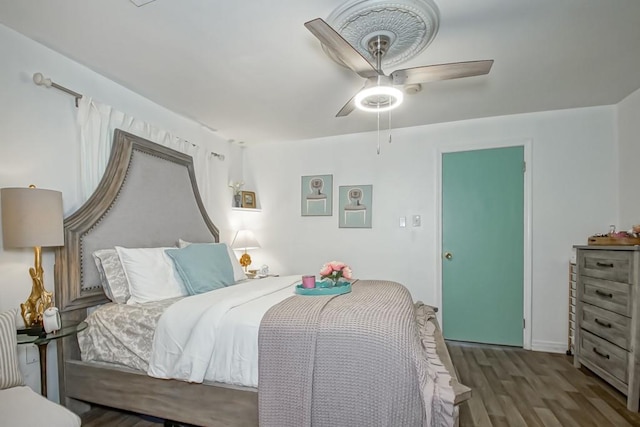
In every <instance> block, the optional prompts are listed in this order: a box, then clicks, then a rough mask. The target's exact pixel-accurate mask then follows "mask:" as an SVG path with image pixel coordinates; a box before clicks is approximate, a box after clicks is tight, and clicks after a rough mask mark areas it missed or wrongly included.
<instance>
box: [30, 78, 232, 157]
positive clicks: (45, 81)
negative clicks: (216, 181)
mask: <svg viewBox="0 0 640 427" xmlns="http://www.w3.org/2000/svg"><path fill="white" fill-rule="evenodd" d="M33 82H34V83H35V84H37V85H38V86H44V87H46V88H50V87H52V88H54V89H58V90H60V91H62V92H64V93H68V94H69V95H71V96H73V97H74V98H75V99H76V107H78V100H79V99H80V98H82V97H83V96H84V95H82V94H81V93H78V92H76V91H73V90H71V89H69V88H66V87H64V86H60V85H59V84H58V83H55V82H53V81H51V79H49V78H45V77H44V76H43V75H42V73H34V74H33ZM187 142H189V141H187ZM189 144H191V145H193V146H194V147H197V145H196V144H194V143H193V142H189ZM209 155H210V156H213V157H217V158H218V159H219V160H221V161H224V159H225V157H224V154H220V153H216V152H213V151H210V152H209Z"/></svg>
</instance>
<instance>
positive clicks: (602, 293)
mask: <svg viewBox="0 0 640 427" xmlns="http://www.w3.org/2000/svg"><path fill="white" fill-rule="evenodd" d="M596 294H598V295H600V296H601V297H607V298H613V294H608V293H606V292H602V291H601V290H600V289H596Z"/></svg>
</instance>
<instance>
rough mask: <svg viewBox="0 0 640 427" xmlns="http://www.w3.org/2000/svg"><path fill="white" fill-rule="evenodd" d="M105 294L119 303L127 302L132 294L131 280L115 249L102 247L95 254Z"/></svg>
mask: <svg viewBox="0 0 640 427" xmlns="http://www.w3.org/2000/svg"><path fill="white" fill-rule="evenodd" d="M92 255H93V260H94V261H95V263H96V267H98V273H99V274H100V282H101V283H102V289H103V290H104V293H105V295H106V296H107V298H109V299H110V300H111V301H113V302H115V303H118V304H126V302H127V300H129V297H130V296H131V295H130V294H129V282H128V281H127V276H126V275H125V273H124V269H123V268H122V263H121V262H120V257H119V256H118V252H116V250H115V249H100V250H97V251H95V252H94V253H93V254H92Z"/></svg>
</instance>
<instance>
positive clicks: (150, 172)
mask: <svg viewBox="0 0 640 427" xmlns="http://www.w3.org/2000/svg"><path fill="white" fill-rule="evenodd" d="M64 234H65V246H64V247H62V248H59V249H58V250H57V251H56V263H55V283H56V284H55V291H56V293H55V299H56V305H57V306H58V308H59V309H60V312H61V317H62V320H63V323H77V322H80V321H82V320H84V319H85V318H86V317H87V315H88V313H89V312H90V311H91V310H92V309H93V308H95V307H96V306H98V305H100V304H104V303H107V302H109V300H108V299H107V298H106V296H105V294H104V292H103V290H102V286H101V284H100V280H99V276H98V271H97V268H96V266H95V264H94V261H93V257H92V255H91V254H92V253H93V252H94V251H95V250H98V249H105V248H112V247H113V246H115V245H121V246H125V247H159V246H174V245H175V244H176V242H177V241H178V239H180V238H182V239H184V240H189V241H194V242H207V241H208V242H217V241H218V240H219V233H218V229H217V228H216V227H215V225H214V224H213V223H212V222H211V220H210V219H209V217H208V215H207V213H206V211H205V208H204V205H203V203H202V200H201V199H200V195H199V192H198V187H197V184H196V180H195V174H194V170H193V161H192V158H191V157H190V156H188V155H185V154H182V153H179V152H177V151H175V150H171V149H169V148H166V147H163V146H160V145H158V144H154V143H152V142H150V141H147V140H145V139H143V138H140V137H137V136H135V135H132V134H130V133H127V132H124V131H121V130H116V131H115V134H114V142H113V147H112V151H111V157H110V160H109V164H108V165H107V168H106V171H105V174H104V177H103V178H102V180H101V182H100V184H99V185H98V188H97V189H96V191H95V192H94V194H93V195H92V196H91V198H90V199H89V200H88V201H87V202H86V203H85V204H84V205H83V206H82V207H81V208H80V209H78V211H76V212H75V213H74V214H72V215H71V216H69V217H68V218H67V219H65V222H64ZM436 340H437V342H438V354H439V356H440V358H441V360H442V361H443V363H445V366H447V368H448V370H449V372H450V373H451V374H452V377H453V378H454V382H455V384H454V390H455V392H456V403H460V402H462V401H464V400H466V399H468V398H469V396H470V390H469V389H468V388H467V387H465V386H463V385H461V384H459V383H458V382H457V377H456V375H455V370H454V369H453V365H452V364H451V359H450V357H449V354H448V352H447V349H446V346H445V345H444V340H443V339H442V336H441V335H440V334H439V333H438V334H436ZM58 378H59V385H60V401H61V403H63V404H65V405H66V406H68V407H70V408H71V409H73V410H74V411H75V412H78V413H81V412H83V411H86V410H88V409H89V407H90V406H89V404H98V405H104V406H108V407H113V408H119V409H124V410H128V411H133V412H136V413H141V414H148V415H152V416H155V417H160V418H166V419H169V420H174V421H179V422H185V423H190V424H196V425H207V426H225V427H226V426H257V425H258V393H257V392H256V389H252V388H242V387H233V386H227V385H224V384H218V383H215V384H213V383H212V384H208V383H205V384H194V383H186V382H183V381H176V380H163V379H157V378H153V377H149V376H147V375H146V374H145V373H141V372H138V371H135V370H132V369H127V368H120V367H114V366H112V365H107V364H99V363H93V362H82V361H81V360H80V350H79V347H78V343H77V339H76V337H68V338H64V339H62V340H60V341H58Z"/></svg>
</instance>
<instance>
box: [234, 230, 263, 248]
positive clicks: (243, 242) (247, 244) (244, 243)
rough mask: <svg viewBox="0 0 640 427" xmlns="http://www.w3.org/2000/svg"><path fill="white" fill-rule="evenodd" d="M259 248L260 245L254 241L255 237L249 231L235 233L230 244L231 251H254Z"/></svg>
mask: <svg viewBox="0 0 640 427" xmlns="http://www.w3.org/2000/svg"><path fill="white" fill-rule="evenodd" d="M259 247H260V243H258V240H256V236H254V235H253V231H251V230H240V231H238V232H237V233H236V237H234V238H233V242H231V248H232V249H242V250H245V251H246V250H247V249H256V248H259Z"/></svg>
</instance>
